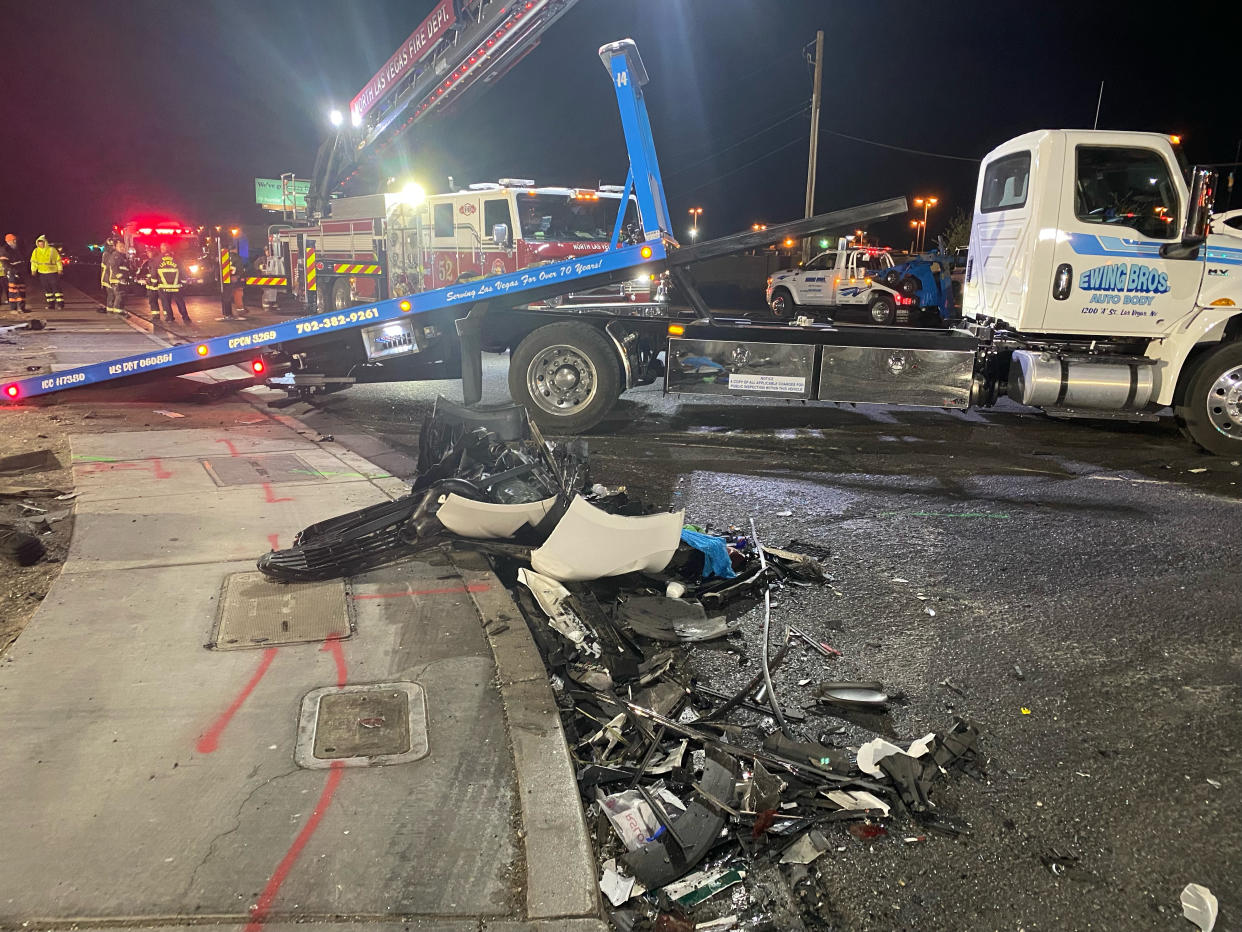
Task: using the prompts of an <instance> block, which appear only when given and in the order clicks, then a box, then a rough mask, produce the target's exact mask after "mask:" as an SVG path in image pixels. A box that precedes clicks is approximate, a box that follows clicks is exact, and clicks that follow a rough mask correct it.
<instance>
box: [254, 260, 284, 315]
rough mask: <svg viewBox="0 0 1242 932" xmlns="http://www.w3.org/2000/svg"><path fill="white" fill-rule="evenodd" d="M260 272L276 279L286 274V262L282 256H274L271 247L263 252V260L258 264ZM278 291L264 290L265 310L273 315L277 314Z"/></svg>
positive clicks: (273, 289)
mask: <svg viewBox="0 0 1242 932" xmlns="http://www.w3.org/2000/svg"><path fill="white" fill-rule="evenodd" d="M258 266H259V270H260V272H261V273H262V274H263V275H264V276H268V277H275V276H282V275H284V274H285V260H284V259H282V258H281V257H280V256H275V255H272V250H271V248H270V247H268V248H266V249H264V250H263V258H262V259H260V260H259V262H258ZM276 307H277V305H276V289H275V288H264V289H263V310H265V311H269V312H270V313H272V314H275V313H276Z"/></svg>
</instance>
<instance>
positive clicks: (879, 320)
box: [867, 295, 897, 326]
mask: <svg viewBox="0 0 1242 932" xmlns="http://www.w3.org/2000/svg"><path fill="white" fill-rule="evenodd" d="M867 313H868V314H869V315H870V317H871V322H872V323H873V324H883V325H884V326H890V325H891V324H893V323H895V322H896V321H897V304H896V302H894V301H893V299H892V298H890V297H889V296H888V295H880V296H879V297H878V298H872V299H871V304H869V305H868V306H867Z"/></svg>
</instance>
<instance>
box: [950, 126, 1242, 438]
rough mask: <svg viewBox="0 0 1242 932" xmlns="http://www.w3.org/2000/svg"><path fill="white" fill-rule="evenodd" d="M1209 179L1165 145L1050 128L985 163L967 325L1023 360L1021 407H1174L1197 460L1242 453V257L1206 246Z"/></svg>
mask: <svg viewBox="0 0 1242 932" xmlns="http://www.w3.org/2000/svg"><path fill="white" fill-rule="evenodd" d="M1214 178H1215V176H1214V175H1213V174H1212V173H1211V172H1208V171H1202V170H1191V169H1189V168H1188V167H1187V165H1186V163H1185V160H1184V159H1183V158H1182V156H1181V152H1180V150H1179V149H1178V148H1177V140H1176V137H1169V136H1164V135H1160V134H1157V133H1132V132H1105V131H1087V130H1080V131H1073V130H1041V131H1038V132H1034V133H1027V134H1026V135H1023V136H1019V137H1017V138H1016V139H1012V140H1010V141H1009V142H1007V143H1005V144H1004V145H1002V146H1000V147H998V148H996V149H994V150H993V151H992V152H990V153H988V155H987V156H986V158H985V159H984V160H983V165H982V167H981V170H980V174H979V182H978V187H977V190H976V195H975V210H974V225H973V228H972V230H971V239H970V254H969V259H968V260H967V266H966V280H965V287H964V290H963V300H962V311H963V315H964V317H965V318H966V319H967V320H968V321H971V322H973V324H974V328H975V330H976V332H979V333H982V334H987V335H990V338H992V339H993V340H994V341H999V344H1000V346H1001V347H1004V346H1006V345H1008V346H1011V347H1013V348H1012V349H1011V350H1009V351H1008V356H1009V374H1008V380H1007V392H1008V394H1009V395H1010V396H1011V397H1013V398H1015V399H1016V400H1018V401H1020V402H1022V403H1024V404H1029V405H1035V406H1037V407H1043V408H1048V409H1053V410H1057V411H1059V412H1063V413H1068V414H1082V415H1092V414H1093V415H1094V416H1109V415H1110V413H1111V414H1112V415H1113V416H1116V415H1121V416H1136V417H1144V416H1146V417H1152V416H1155V415H1156V414H1157V413H1158V412H1159V410H1160V409H1161V408H1163V407H1165V406H1169V405H1172V406H1173V407H1174V411H1175V413H1176V415H1177V417H1178V420H1179V422H1180V423H1181V425H1182V427H1183V429H1184V430H1185V432H1186V433H1187V434H1188V435H1189V436H1191V438H1192V439H1194V440H1195V441H1196V442H1198V443H1199V444H1200V445H1201V446H1203V447H1205V448H1207V449H1209V450H1212V451H1214V452H1232V453H1235V454H1236V453H1237V452H1240V451H1242V342H1239V341H1240V340H1242V307H1240V305H1242V244H1239V243H1237V241H1236V240H1235V239H1234V238H1233V237H1230V236H1226V235H1218V234H1213V233H1210V232H1209V219H1210V217H1209V211H1210V208H1211V201H1212V193H1213V192H1212V188H1213V186H1214Z"/></svg>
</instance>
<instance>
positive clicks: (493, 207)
mask: <svg viewBox="0 0 1242 932" xmlns="http://www.w3.org/2000/svg"><path fill="white" fill-rule="evenodd" d="M622 193H623V189H622V188H620V187H613V186H603V187H601V188H600V189H598V190H596V189H589V188H554V187H536V185H535V183H534V181H532V180H529V179H522V178H502V179H500V181H499V182H496V183H487V184H472V185H470V186H469V187H468V188H466V189H464V190H460V191H453V192H450V193H447V194H435V195H431V196H429V197H425V198H424V197H422V196H421V195H420V194H417V193H409V192H407V193H403V194H372V195H363V196H360V197H349V198H338V199H336V200H333V201H332V202H331V203H332V214H331V217H329V218H325V219H323V220H321V221H320V222H319V223H317V224H315V225H314V226H306V227H290V228H286V229H280V230H277V231H275V232H274V233H273V239H274V244H273V245H274V246H275V248H276V249H277V250H278V251H280V252H281V253H282V254H283V255H284V256H285V259H286V268H291V269H293V270H294V272H293V275H292V276H291V281H290V289H291V291H292V294H293V295H294V296H295V297H296V298H297V303H298V304H299V305H301V306H303V307H306V308H307V309H308V310H310V309H313V308H318V309H319V310H325V311H326V310H341V309H343V308H346V307H349V306H351V305H354V304H366V303H369V302H372V301H377V300H382V299H384V298H391V297H400V296H402V295H407V294H414V293H416V292H420V291H426V290H428V289H432V288H443V287H445V286H448V285H454V284H458V283H460V282H465V281H469V280H471V279H474V278H480V277H483V276H487V275H500V274H502V273H504V272H515V271H517V270H518V269H525V268H533V267H536V266H539V265H544V264H547V263H551V262H559V261H560V260H562V259H569V258H573V257H575V256H585V255H590V254H592V253H598V252H602V251H604V250H605V249H607V248H608V244H609V242H610V241H611V240H612V237H613V235H614V232H615V231H614V229H613V226H614V222H615V218H616V215H617V206H618V201H619V199H620V198H621V196H622ZM618 235H619V236H620V237H622V238H624V237H625V235H626V230H625V229H624V226H623V228H622V230H621V231H620V233H619V234H618ZM308 256H312V261H313V263H314V274H313V275H309V276H308V275H307V269H306V263H307V257H308ZM653 290H655V289H654V288H653V282H652V280H651V279H650V278H649V277H644V278H642V279H640V280H636V281H633V282H626V283H624V285H622V286H618V287H616V288H613V289H611V290H609V291H607V292H601V293H588V294H586V295H577V296H574V297H573V298H571V299H570V300H571V301H576V302H578V303H582V302H589V303H596V302H601V303H602V302H613V303H615V302H618V301H622V302H628V303H645V302H648V301H651V300H652V292H653ZM316 292H317V294H318V297H317V298H316V297H315V295H316Z"/></svg>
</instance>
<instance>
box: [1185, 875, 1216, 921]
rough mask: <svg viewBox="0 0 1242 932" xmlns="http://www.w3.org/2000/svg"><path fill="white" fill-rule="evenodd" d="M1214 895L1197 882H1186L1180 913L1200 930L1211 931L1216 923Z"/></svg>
mask: <svg viewBox="0 0 1242 932" xmlns="http://www.w3.org/2000/svg"><path fill="white" fill-rule="evenodd" d="M1217 909H1218V906H1217V903H1216V897H1215V896H1213V895H1212V891H1211V890H1209V889H1208V888H1207V887H1205V886H1202V885H1201V884H1197V883H1188V884H1186V889H1184V890H1183V891H1182V915H1183V916H1185V917H1186V918H1187V919H1189V920H1190V921H1191V922H1193V923H1194V924H1195V925H1197V926H1198V927H1199V928H1200V929H1201V930H1202V932H1212V926H1214V925H1216V913H1217Z"/></svg>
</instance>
